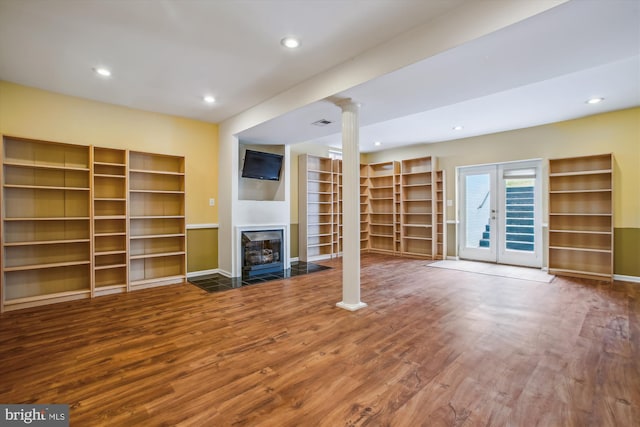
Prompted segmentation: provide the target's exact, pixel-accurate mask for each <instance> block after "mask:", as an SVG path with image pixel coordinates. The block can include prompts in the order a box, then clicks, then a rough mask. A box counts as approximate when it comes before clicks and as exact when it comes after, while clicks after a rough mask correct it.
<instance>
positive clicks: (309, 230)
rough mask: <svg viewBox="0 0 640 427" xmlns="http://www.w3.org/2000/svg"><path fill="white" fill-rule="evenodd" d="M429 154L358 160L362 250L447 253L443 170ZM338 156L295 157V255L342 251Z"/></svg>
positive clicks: (303, 257)
mask: <svg viewBox="0 0 640 427" xmlns="http://www.w3.org/2000/svg"><path fill="white" fill-rule="evenodd" d="M434 166H435V165H434V161H433V160H432V158H431V157H424V158H419V159H409V160H403V161H402V162H398V161H389V162H381V163H373V164H361V165H360V183H359V184H360V250H361V251H363V252H377V253H385V254H395V255H404V256H412V257H425V258H429V259H435V258H438V259H444V258H446V228H445V227H446V224H445V221H446V214H445V203H444V197H445V187H444V184H445V183H444V181H445V177H444V172H443V171H432V168H433V167H434ZM341 168H342V162H341V161H337V160H333V161H332V160H331V159H329V158H326V157H320V156H313V155H308V154H305V155H301V156H300V157H299V180H300V181H299V198H298V201H299V218H300V233H299V235H300V241H299V247H300V251H299V256H300V259H301V260H302V261H308V260H314V259H322V258H330V257H334V256H340V255H341V254H342V169H341Z"/></svg>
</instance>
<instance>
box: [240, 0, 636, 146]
mask: <svg viewBox="0 0 640 427" xmlns="http://www.w3.org/2000/svg"><path fill="white" fill-rule="evenodd" d="M337 96H338V97H343V98H351V99H353V100H355V101H357V102H360V103H361V104H362V107H361V112H360V124H361V129H360V150H361V151H362V152H371V151H377V150H383V149H389V148H393V147H398V146H402V145H409V144H416V143H429V142H440V141H447V140H452V139H459V138H465V137H470V136H476V135H482V134H488V133H494V132H501V131H506V130H512V129H520V128H525V127H530V126H536V125H541V124H545V123H552V122H556V121H561V120H568V119H572V118H578V117H584V116H587V115H591V114H596V113H601V112H605V111H613V110H619V109H623V108H629V107H633V106H638V105H640V2H638V1H589V0H587V1H585V0H578V1H576V0H574V1H571V2H569V3H565V4H562V5H560V6H557V7H555V8H553V9H551V10H548V11H546V12H543V13H541V14H539V15H536V16H534V17H532V18H529V19H527V20H524V21H522V22H520V23H518V24H515V25H512V26H510V27H507V28H505V29H503V30H500V31H497V32H494V33H492V34H489V35H487V36H485V37H482V38H479V39H476V40H474V41H472V42H469V43H467V44H465V45H462V46H459V47H456V48H454V49H451V50H449V51H446V52H443V53H441V54H438V55H435V56H433V57H431V58H428V59H425V60H423V61H421V62H418V63H415V64H413V65H410V66H408V67H405V68H403V69H401V70H398V71H395V72H393V73H391V74H388V75H385V76H383V77H380V78H378V79H375V80H372V81H369V82H367V83H365V84H363V85H360V86H357V87H354V88H352V89H349V90H347V91H345V92H342V93H340V94H337ZM591 97H604V98H605V101H604V102H602V103H600V104H597V105H588V104H586V103H585V101H586V100H587V99H589V98H591ZM318 119H327V120H330V121H333V123H332V124H330V125H327V126H325V127H317V126H312V125H310V124H311V123H313V122H315V121H316V120H318ZM457 125H461V126H464V128H463V129H462V130H459V131H455V130H453V127H454V126H457ZM241 137H242V138H243V139H245V140H248V141H252V142H257V143H286V144H288V143H297V142H316V143H320V144H325V145H329V146H333V147H340V146H341V135H340V110H339V108H337V107H336V106H334V105H333V104H332V103H330V102H317V103H314V104H311V105H308V106H306V107H304V108H301V109H298V110H296V111H293V112H291V113H289V114H286V115H284V116H281V117H279V118H277V119H274V120H271V121H270V122H267V123H264V124H261V125H258V126H256V127H254V128H252V129H249V130H247V131H245V132H242V133H241ZM639 137H640V136H639ZM375 141H380V142H382V145H380V146H379V147H376V146H374V142H375Z"/></svg>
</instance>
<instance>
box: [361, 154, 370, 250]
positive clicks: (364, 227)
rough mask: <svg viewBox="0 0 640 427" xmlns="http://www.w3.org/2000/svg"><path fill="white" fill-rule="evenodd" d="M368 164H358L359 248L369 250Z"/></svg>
mask: <svg viewBox="0 0 640 427" xmlns="http://www.w3.org/2000/svg"><path fill="white" fill-rule="evenodd" d="M369 212H370V211H369V165H366V164H363V165H360V250H361V251H367V250H369V222H370V219H369Z"/></svg>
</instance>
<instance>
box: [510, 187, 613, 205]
mask: <svg viewBox="0 0 640 427" xmlns="http://www.w3.org/2000/svg"><path fill="white" fill-rule="evenodd" d="M612 191H613V189H611V188H601V189H597V190H553V191H549V194H582V193H611V192H612ZM518 206H520V205H518Z"/></svg>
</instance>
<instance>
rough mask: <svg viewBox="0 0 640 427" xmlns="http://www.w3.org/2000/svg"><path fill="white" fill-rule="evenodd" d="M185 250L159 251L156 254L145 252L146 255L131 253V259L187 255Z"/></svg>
mask: <svg viewBox="0 0 640 427" xmlns="http://www.w3.org/2000/svg"><path fill="white" fill-rule="evenodd" d="M185 254H186V252H185V251H179V252H159V253H155V254H144V255H131V256H130V257H129V259H132V260H133V259H148V258H162V257H170V256H179V255H185Z"/></svg>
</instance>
